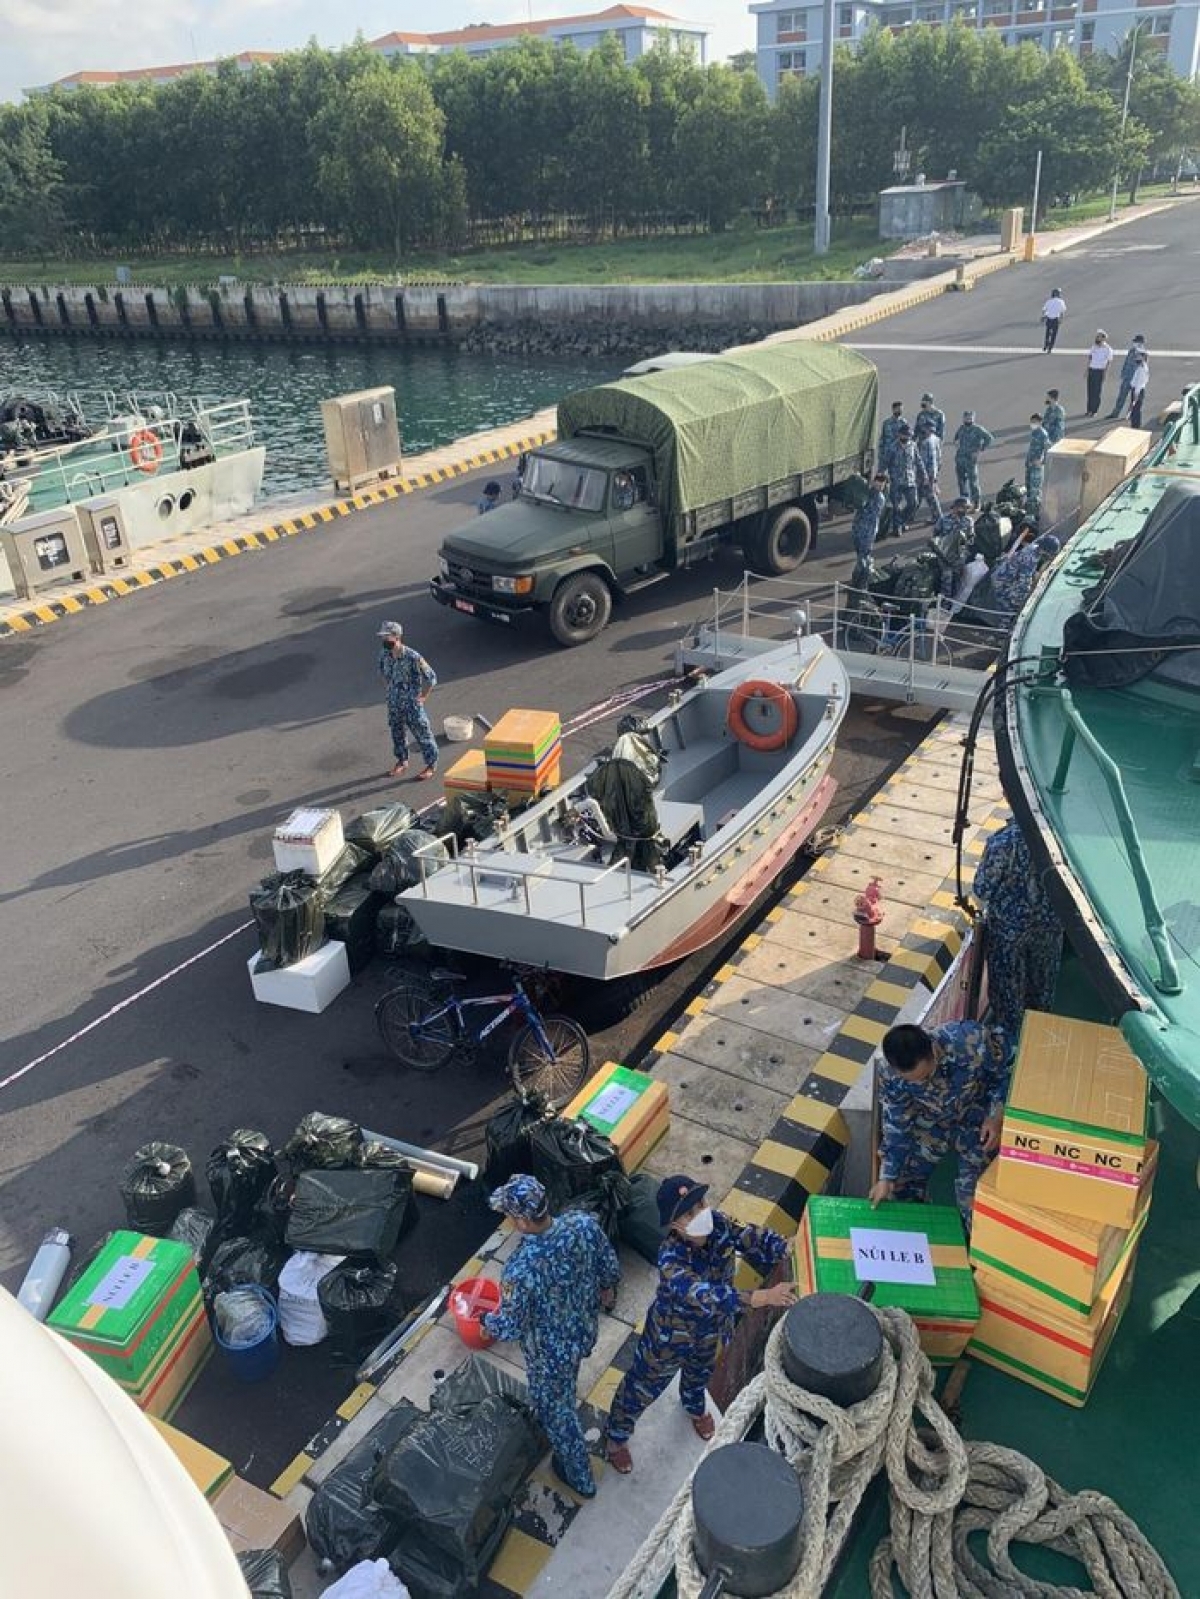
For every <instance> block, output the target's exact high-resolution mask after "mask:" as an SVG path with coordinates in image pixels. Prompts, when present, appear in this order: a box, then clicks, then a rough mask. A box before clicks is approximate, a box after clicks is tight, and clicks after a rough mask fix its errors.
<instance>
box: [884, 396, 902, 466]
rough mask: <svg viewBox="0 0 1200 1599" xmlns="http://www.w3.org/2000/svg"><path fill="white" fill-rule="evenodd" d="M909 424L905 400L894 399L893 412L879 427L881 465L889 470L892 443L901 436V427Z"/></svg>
mask: <svg viewBox="0 0 1200 1599" xmlns="http://www.w3.org/2000/svg"><path fill="white" fill-rule="evenodd" d="M907 426H908V423H907V421H906V420H905V416H904V401H903V400H893V401H892V414H891V416H885V417H884V419H883V426H882V427H881V428H880V429H879V463H878V464H879V467H880V469H881V470H882V471H884V472H886V471H887V464H888V458H889V456H890V455H891V453H892V445H893V444H895V442H896V440H897V438H898V437H899V436H900V429H901V428H906V427H907Z"/></svg>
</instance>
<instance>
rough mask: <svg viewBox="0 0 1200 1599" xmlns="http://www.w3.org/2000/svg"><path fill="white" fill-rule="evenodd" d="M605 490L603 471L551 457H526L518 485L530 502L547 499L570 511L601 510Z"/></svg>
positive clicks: (605, 479) (606, 488)
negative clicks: (527, 460)
mask: <svg viewBox="0 0 1200 1599" xmlns="http://www.w3.org/2000/svg"><path fill="white" fill-rule="evenodd" d="M607 490H608V473H607V472H602V471H600V470H599V468H597V467H594V466H579V465H577V464H576V463H575V462H573V461H556V460H555V459H554V457H553V456H552V455H533V456H530V458H529V466H528V467H527V468H526V472H525V477H524V480H523V481H522V484H521V492H522V494H527V495H528V496H529V497H530V499H534V500H550V501H551V502H552V503H553V504H555V505H566V506H569V507H570V508H571V510H573V511H602V510H603V509H604V498H605V494H606V493H607Z"/></svg>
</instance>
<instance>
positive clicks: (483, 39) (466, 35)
mask: <svg viewBox="0 0 1200 1599" xmlns="http://www.w3.org/2000/svg"><path fill="white" fill-rule="evenodd" d="M609 37H615V38H616V39H617V40H619V41H620V45H621V49H622V50H623V51H624V54H625V59H626V61H636V60H637V58H638V57H639V56H642V55H645V54H646V52H647V51H648V50H650V49H651V48H652V47H653V46H654V45H655V44H656V43H658V41H660V40H662V39H665V40H666V41H667V44H668V47H669V48H670V49H672V50H679V51H687V52H688V53H690V54H691V55H693V56H694V57H695V58H696V60H697V61H698V62H699V63H700V64H701V65H702V66H703V65H704V63H705V61H706V58H707V49H708V34H707V33H706V31H705V30H704V29H703V28H701V27H697V26H696V25H695V24H694V23H691V22H684V21H682V20H681V19H680V18H679V17H675V16H671V15H669V14H668V13H667V12H665V11H656V10H654V9H653V8H652V7H650V6H628V5H613V6H608V7H607V9H605V10H604V11H592V12H588V13H586V14H585V15H582V16H577V17H546V18H543V19H542V20H540V21H538V20H530V21H527V22H506V23H501V24H497V25H495V26H493V25H492V24H491V23H477V24H473V25H472V26H471V27H467V28H455V29H453V30H452V31H450V32H448V33H385V34H384V35H383V36H382V38H379V39H372V40H371V41H370V48H371V49H372V50H378V51H379V53H380V54H381V55H385V56H394V55H438V54H441V53H444V52H445V51H448V50H465V51H466V52H467V54H468V55H486V54H489V53H490V52H491V51H493V50H503V49H505V48H506V47H508V46H510V45H514V44H516V43H518V41H519V40H521V39H527V38H534V39H549V40H550V42H551V43H552V44H573V45H575V46H576V48H577V49H579V50H591V49H593V48H594V47H595V46H596V45H598V44H599V43H600V41H601V40H602V39H606V38H609ZM275 59H276V54H275V53H272V52H270V51H267V50H243V51H242V53H241V54H240V55H236V56H230V57H229V60H231V61H232V62H233V63H234V65H235V66H237V67H239V68H240V69H242V70H243V71H248V70H249V69H250V68H251V67H254V66H258V65H259V64H260V63H262V62H266V61H274V60H275ZM219 65H220V62H219V61H185V62H182V63H181V64H179V65H176V66H169V67H131V68H126V69H124V70H122V71H116V72H72V73H71V74H70V75H69V76H68V77H65V78H59V79H58V80H57V81H56V82H54V83H46V84H42V85H40V86H39V87H38V88H36V89H26V91H25V93H26V94H30V95H32V94H48V93H50V92H51V90H55V89H67V90H70V89H81V88H83V87H85V86H91V87H93V88H107V87H110V86H111V85H112V84H114V83H155V84H160V83H172V82H174V80H175V79H176V78H181V77H182V76H183V75H184V74H185V73H188V72H207V73H214V72H216V70H217V67H218V66H219Z"/></svg>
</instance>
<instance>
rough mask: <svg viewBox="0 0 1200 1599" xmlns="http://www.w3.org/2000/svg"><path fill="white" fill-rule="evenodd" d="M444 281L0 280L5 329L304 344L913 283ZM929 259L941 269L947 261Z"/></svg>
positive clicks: (787, 300) (705, 309)
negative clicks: (203, 285) (178, 284)
mask: <svg viewBox="0 0 1200 1599" xmlns="http://www.w3.org/2000/svg"><path fill="white" fill-rule="evenodd" d="M925 265H926V263H924V262H921V263H914V262H905V263H904V264H903V268H902V269H901V270H900V271H898V272H897V275H896V277H895V279H894V280H893V279H890V278H889V279H884V280H881V279H874V280H859V279H855V280H850V281H831V282H820V283H646V284H613V285H600V286H592V285H582V284H579V285H577V284H544V285H543V284H538V285H528V286H524V285H474V286H473V285H451V284H448V285H446V286H445V287H436V286H434V287H412V288H402V287H395V286H390V285H389V286H380V285H379V284H363V285H354V284H337V285H329V286H327V287H324V288H318V287H309V286H297V285H280V286H272V287H262V286H257V287H244V286H242V285H240V284H226V285H223V286H222V287H221V288H219V289H199V288H180V289H164V288H161V287H154V286H152V285H143V284H138V285H132V284H125V285H122V286H121V287H113V286H111V285H103V286H102V285H96V286H94V287H89V286H87V285H73V286H68V285H64V286H62V287H58V288H55V287H53V286H41V287H34V286H30V285H27V284H9V285H5V286H3V287H0V332H7V333H9V334H10V335H13V336H19V337H27V336H30V335H33V336H38V335H42V336H47V337H58V338H131V339H155V338H172V339H178V338H183V339H195V340H202V341H205V342H222V341H226V340H228V341H238V342H241V341H252V340H267V341H272V342H299V343H377V342H378V343H395V342H402V341H406V340H415V341H422V340H439V341H440V340H445V341H448V342H457V341H459V340H461V339H465V338H470V337H472V336H473V335H474V336H476V337H477V336H478V335H479V333H480V332H481V331H483V330H486V329H489V328H495V329H501V330H502V329H506V328H512V327H520V326H525V327H528V326H530V325H541V326H542V327H544V328H547V329H552V328H553V327H554V326H555V325H558V324H563V325H566V324H569V325H571V326H572V327H578V326H580V325H590V326H592V327H594V328H596V329H598V330H599V329H603V328H605V327H606V326H611V325H616V324H619V325H621V326H622V327H623V328H626V329H630V330H632V331H634V332H636V331H638V330H645V331H646V333H647V334H650V333H661V332H663V331H664V330H670V329H675V328H681V329H687V328H689V327H694V328H697V329H718V328H747V327H755V328H758V329H761V330H762V332H764V333H767V332H773V331H777V330H779V329H782V328H788V327H796V326H798V325H802V324H804V323H807V322H811V321H814V320H816V319H817V318H819V317H824V316H829V315H830V314H831V313H833V312H835V311H840V310H844V309H845V308H847V307H850V306H857V305H861V304H862V303H863V302H864V301H866V300H869V299H872V298H873V297H874V296H876V295H878V294H880V293H886V292H887V291H888V290H889V289H897V288H900V287H902V286H904V284H905V283H907V282H909V281H911V279H912V277H913V276H914V275H922V276H923V275H924V273H920V274H915V273H914V272H913V270H912V269H913V268H914V267H915V266H921V267H924V266H925ZM928 267H930V268H932V269H933V270H935V271H944V270H945V267H946V263H945V262H944V261H942V262H938V261H930V262H929V263H928Z"/></svg>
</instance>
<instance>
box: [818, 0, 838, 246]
mask: <svg viewBox="0 0 1200 1599" xmlns="http://www.w3.org/2000/svg"><path fill="white" fill-rule="evenodd" d="M821 18H822V21H821V27H822V29H823V34H824V36H823V38H822V41H821V42H822V45H823V54H822V56H821V105H820V111H819V114H818V121H817V210H816V217H815V220H814V223H813V254H814V255H828V254H829V164H830V147H831V145H832V143H833V0H824V4H823V6H822V7H821Z"/></svg>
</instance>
